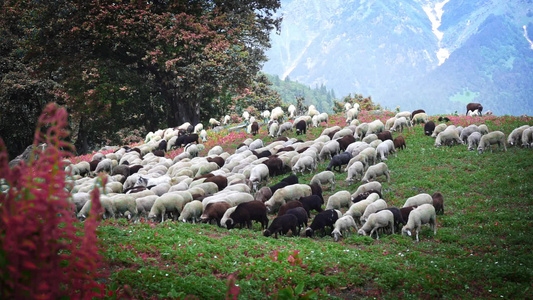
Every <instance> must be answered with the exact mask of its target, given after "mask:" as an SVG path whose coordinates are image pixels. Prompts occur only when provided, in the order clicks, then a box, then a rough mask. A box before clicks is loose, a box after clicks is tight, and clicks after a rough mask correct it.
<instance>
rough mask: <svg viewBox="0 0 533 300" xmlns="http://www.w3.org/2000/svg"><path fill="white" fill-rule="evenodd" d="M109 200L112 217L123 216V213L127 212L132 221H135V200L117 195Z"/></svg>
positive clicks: (136, 214)
mask: <svg viewBox="0 0 533 300" xmlns="http://www.w3.org/2000/svg"><path fill="white" fill-rule="evenodd" d="M103 197H105V196H103ZM101 198H102V197H101ZM109 199H110V200H111V205H112V206H111V207H112V210H113V215H114V216H118V215H119V214H122V215H125V213H126V212H127V211H128V212H129V213H130V215H131V216H132V218H133V220H134V221H135V220H137V217H138V211H137V203H136V202H135V198H133V197H132V196H131V195H126V194H117V195H114V196H112V197H110V198H109Z"/></svg>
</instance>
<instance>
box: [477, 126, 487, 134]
mask: <svg viewBox="0 0 533 300" xmlns="http://www.w3.org/2000/svg"><path fill="white" fill-rule="evenodd" d="M477 128H478V129H479V133H481V135H485V134H487V133H489V127H488V126H487V125H485V124H481V125H479V126H478V127H477Z"/></svg>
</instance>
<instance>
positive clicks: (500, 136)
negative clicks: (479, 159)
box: [477, 131, 507, 154]
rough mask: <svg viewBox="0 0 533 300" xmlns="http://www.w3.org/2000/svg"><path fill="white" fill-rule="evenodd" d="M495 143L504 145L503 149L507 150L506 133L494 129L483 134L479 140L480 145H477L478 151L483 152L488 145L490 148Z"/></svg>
mask: <svg viewBox="0 0 533 300" xmlns="http://www.w3.org/2000/svg"><path fill="white" fill-rule="evenodd" d="M494 144H498V146H499V147H501V146H503V150H504V151H507V146H505V134H504V133H503V132H501V131H493V132H490V133H488V134H485V135H484V136H482V137H481V139H480V140H479V145H478V146H477V152H478V153H479V154H481V153H483V151H485V149H486V148H487V147H488V148H490V146H491V145H494Z"/></svg>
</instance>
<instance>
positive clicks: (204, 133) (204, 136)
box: [200, 129, 207, 143]
mask: <svg viewBox="0 0 533 300" xmlns="http://www.w3.org/2000/svg"><path fill="white" fill-rule="evenodd" d="M200 139H201V140H202V143H205V142H207V131H205V129H202V130H201V131H200Z"/></svg>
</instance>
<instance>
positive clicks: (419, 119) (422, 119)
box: [411, 113, 429, 126]
mask: <svg viewBox="0 0 533 300" xmlns="http://www.w3.org/2000/svg"><path fill="white" fill-rule="evenodd" d="M428 120H429V118H428V115H427V114H426V113H417V114H416V115H414V116H413V119H412V120H411V126H415V125H416V124H420V123H427V122H428Z"/></svg>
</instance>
